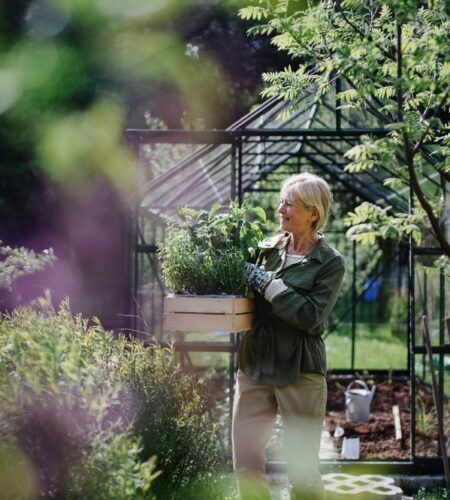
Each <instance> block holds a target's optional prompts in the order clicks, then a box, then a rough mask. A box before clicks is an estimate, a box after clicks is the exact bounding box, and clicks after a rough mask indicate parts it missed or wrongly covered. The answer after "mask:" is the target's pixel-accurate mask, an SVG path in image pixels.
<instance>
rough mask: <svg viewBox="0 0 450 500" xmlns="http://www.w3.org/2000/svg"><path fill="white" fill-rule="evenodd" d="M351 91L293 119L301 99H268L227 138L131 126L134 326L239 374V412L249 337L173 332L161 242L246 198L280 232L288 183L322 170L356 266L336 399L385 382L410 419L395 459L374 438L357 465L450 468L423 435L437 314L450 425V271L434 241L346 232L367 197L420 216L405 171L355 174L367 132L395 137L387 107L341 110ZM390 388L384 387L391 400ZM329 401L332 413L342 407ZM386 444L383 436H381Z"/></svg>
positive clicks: (307, 99) (333, 370)
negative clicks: (353, 162) (394, 181)
mask: <svg viewBox="0 0 450 500" xmlns="http://www.w3.org/2000/svg"><path fill="white" fill-rule="evenodd" d="M346 88H348V84H347V83H346V82H345V81H342V80H337V81H336V83H335V88H334V90H333V91H331V92H328V93H327V94H326V95H325V96H322V97H318V96H317V93H315V92H313V91H311V90H313V89H309V90H310V91H308V92H305V93H304V96H303V97H302V98H301V99H299V101H298V103H299V104H298V105H297V106H296V107H295V108H294V110H293V111H292V110H290V111H289V112H287V111H286V110H287V108H289V107H290V103H289V101H283V100H279V99H276V98H271V99H268V100H267V101H265V102H263V103H262V104H261V105H259V106H258V107H256V108H255V109H254V110H253V111H251V112H250V113H249V114H247V115H246V116H244V117H243V118H242V119H240V120H238V121H237V122H236V123H234V124H233V125H231V126H230V127H229V128H227V129H226V130H213V131H208V130H203V131H181V130H167V131H161V130H135V129H129V130H127V138H128V142H129V145H130V147H131V148H132V150H133V152H134V155H135V158H136V159H137V161H138V163H139V169H140V172H141V176H142V177H141V182H140V191H139V196H138V201H137V200H134V201H133V203H135V205H134V222H133V233H132V237H131V240H130V241H131V242H132V243H131V249H132V251H133V255H134V257H133V261H132V262H133V264H132V269H133V279H132V300H131V304H130V314H131V317H132V318H133V323H132V325H131V329H132V330H133V331H134V332H136V335H137V336H139V337H140V338H141V339H143V340H144V341H145V339H146V338H149V335H150V334H153V335H156V336H157V338H158V340H159V341H160V342H162V343H166V342H168V341H170V340H175V342H176V344H175V345H176V348H177V350H178V352H179V353H180V359H181V360H182V361H183V363H185V364H186V366H189V367H191V368H195V369H196V370H198V371H199V372H200V373H203V374H205V373H209V376H210V377H212V378H213V379H214V378H216V379H217V378H220V377H222V379H223V380H222V382H223V383H224V384H225V382H224V380H227V381H228V382H227V383H226V385H227V386H228V387H226V385H225V386H224V389H223V392H224V400H223V401H221V402H219V403H218V404H222V406H224V405H225V407H226V405H228V409H229V411H231V405H232V399H233V385H234V372H235V368H236V361H235V352H236V347H237V343H238V342H239V335H240V334H238V333H229V332H213V331H212V332H210V334H206V333H196V332H195V331H193V332H188V333H186V332H176V331H174V332H167V331H166V332H165V331H164V328H163V299H164V296H165V294H166V290H165V288H164V285H163V283H162V281H161V276H160V269H159V261H158V255H157V246H158V243H159V242H160V241H161V240H162V239H163V238H164V235H165V230H166V226H167V221H168V220H169V219H170V218H173V217H175V216H176V213H177V209H179V208H180V207H192V208H196V209H205V210H208V209H209V208H210V207H211V206H212V205H213V204H214V203H217V202H218V203H220V204H222V205H227V204H228V203H229V202H230V200H237V201H238V202H239V203H240V202H242V200H244V199H245V198H247V197H250V196H251V197H252V198H254V199H255V200H256V202H257V203H258V204H259V205H261V206H263V207H265V208H266V210H267V213H268V220H269V222H270V221H272V224H273V223H274V221H275V218H276V213H275V212H274V210H275V208H276V205H277V200H278V193H279V189H280V185H281V182H282V180H283V179H285V178H286V177H287V176H289V175H292V174H295V173H299V172H304V171H307V172H313V173H317V174H319V175H321V176H323V177H324V178H325V179H326V180H327V181H328V182H329V184H330V185H331V186H332V190H333V194H334V200H335V209H334V211H333V213H332V216H331V219H330V221H329V223H328V225H327V228H326V231H325V233H326V237H327V239H328V240H329V241H331V242H332V244H333V245H334V246H335V247H336V248H338V249H339V250H340V252H341V253H342V254H343V255H344V256H345V259H346V269H347V272H346V277H345V283H344V286H343V290H342V293H341V297H340V299H339V301H338V304H337V307H336V309H335V311H334V313H333V318H332V321H331V322H330V327H329V329H328V331H327V332H326V334H325V336H326V344H327V351H328V358H329V377H331V379H333V377H336V378H338V380H339V382H338V383H337V386H333V387H335V389H336V391H337V392H336V394H334V396H337V399H336V401H335V403H336V404H337V406H339V405H340V406H341V407H343V404H344V403H343V401H344V394H343V390H342V384H345V383H348V382H349V381H351V380H353V379H355V378H363V379H365V380H368V381H371V382H372V384H375V385H377V384H378V383H379V382H380V383H381V381H385V382H386V381H388V385H389V384H390V386H391V388H394V389H393V391H391V392H390V393H389V394H388V395H387V396H386V397H387V401H388V402H387V408H384V410H385V411H387V412H388V417H389V414H391V412H392V406H395V405H397V406H400V413H401V419H402V424H401V430H402V431H403V437H402V438H401V439H397V441H394V442H392V441H388V440H387V441H386V443H387V444H386V447H387V448H388V451H386V449H384V450H383V448H382V447H381V448H379V449H377V447H376V446H375V445H374V443H372V445H373V449H371V446H372V445H371V443H368V444H367V449H366V451H365V453H364V454H363V455H365V456H364V457H363V458H361V459H360V460H359V462H358V465H359V466H361V467H362V468H363V467H364V466H366V467H370V470H371V471H372V472H373V470H374V467H375V469H376V468H377V467H378V468H379V469H380V470H389V471H391V472H393V471H397V472H400V471H408V472H413V471H415V472H416V473H417V472H419V471H421V472H424V471H427V472H429V473H431V472H437V471H442V458H439V456H440V451H439V444H438V442H437V439H432V440H431V441H432V443H431V442H430V438H429V436H428V437H427V432H426V430H425V429H424V427H425V425H426V424H425V422H428V421H429V419H431V420H433V421H434V420H435V419H436V418H437V417H436V415H437V413H436V411H435V410H434V411H433V410H430V409H429V407H428V406H426V403H424V401H425V399H426V398H428V399H429V397H430V394H431V389H430V388H431V385H430V383H431V374H430V365H429V364H428V361H427V350H426V346H425V344H424V340H423V338H424V337H423V330H424V326H423V324H422V319H421V317H422V315H423V314H425V315H426V317H427V321H428V323H429V328H430V331H431V342H432V356H433V363H434V369H436V371H437V372H438V382H437V384H438V390H439V395H440V399H439V400H440V404H441V405H442V410H443V412H444V421H445V422H447V421H448V419H449V417H450V415H449V414H448V411H449V407H448V403H447V401H448V396H447V394H448V387H449V386H448V384H449V382H450V378H449V373H448V366H450V365H449V359H450V358H449V354H450V350H449V347H448V335H449V334H450V332H449V331H446V330H445V328H446V327H445V324H446V323H445V318H446V317H448V315H449V311H450V296H449V294H448V293H445V289H446V283H445V276H444V273H443V272H439V271H437V270H435V269H434V271H433V272H431V269H432V266H431V267H430V265H431V262H432V261H433V256H434V257H436V255H439V254H440V250H439V248H438V247H437V245H436V244H435V242H434V241H433V240H432V239H430V242H429V245H427V246H426V247H425V246H417V245H415V244H414V242H413V240H412V239H411V238H410V241H409V244H408V243H404V244H398V243H394V242H392V241H390V240H386V241H384V242H383V243H382V244H381V245H379V246H376V245H375V246H374V245H370V246H364V245H360V244H357V243H356V242H355V241H350V240H349V239H348V238H347V237H346V235H345V232H346V224H345V221H344V220H343V219H344V217H345V214H346V213H348V212H351V211H353V210H355V207H356V206H357V205H358V204H361V203H362V202H365V201H367V202H370V203H373V204H375V205H377V206H378V207H380V208H382V209H385V210H387V211H391V210H395V211H396V212H404V213H407V212H408V211H411V210H414V207H413V206H412V201H411V196H412V194H411V192H410V188H409V186H408V184H407V183H404V187H403V188H401V189H398V188H397V187H390V184H389V183H388V182H385V181H386V179H391V178H399V174H398V172H397V171H396V170H395V166H393V167H392V169H389V168H375V169H371V170H367V171H361V172H356V173H355V172H349V171H348V170H347V169H346V166H347V165H348V163H349V160H348V158H347V157H346V156H345V153H346V152H347V151H348V150H350V149H351V148H352V147H353V146H354V145H355V144H357V142H358V140H360V139H361V137H363V136H369V137H383V136H385V135H386V133H387V131H386V129H385V127H384V126H385V123H386V120H385V117H384V116H383V114H382V113H381V112H380V111H379V110H378V108H379V106H377V103H376V101H374V102H373V107H372V108H367V109H365V110H358V111H357V112H355V111H354V110H345V109H340V107H339V100H338V99H336V92H338V93H339V92H342V91H343V90H345V89H346ZM423 147H424V149H425V150H426V157H427V158H428V160H429V162H430V165H429V166H430V168H429V169H427V168H426V167H425V168H424V169H423V176H422V178H421V181H420V182H421V186H422V188H423V189H424V190H425V191H426V192H428V193H433V195H434V196H436V194H439V193H440V192H441V194H442V199H445V185H442V184H441V181H440V180H439V177H438V175H437V174H436V171H435V170H434V169H433V168H432V166H433V161H434V157H433V155H432V151H433V145H432V144H427V145H426V146H423ZM171 161H172V163H170V162H171ZM161 162H165V165H164V166H165V167H166V168H165V169H164V172H163V173H160V174H155V173H154V172H155V170H156V171H158V169H157V168H156V169H155V167H154V166H155V165H159V164H160V163H161ZM168 162H169V164H168ZM152 165H153V168H152V167H151V166H152ZM271 210H272V211H271ZM268 225H269V223H268ZM267 229H268V232H269V234H276V231H277V228H276V226H274V225H272V226H270V225H269V227H268V228H267ZM447 327H448V323H447ZM345 381H347V382H345ZM216 383H217V380H216ZM329 387H330V386H329ZM339 390H340V391H341V392H340V393H339ZM381 391H382V386H381V385H380V389H379V394H380V396H379V397H380V399H381V396H382V392H381ZM396 391H397V392H396ZM330 395H333V393H332V390H331V392H330ZM339 398H340V399H339ZM389 398H390V401H389ZM329 406H330V407H331V408H332V409H333V404H332V403H330V401H329ZM385 406H386V405H385ZM427 408H428V409H427ZM374 411H376V410H374ZM329 413H330V412H329ZM229 418H230V415H229V414H228V415H226V416H225V417H223V421H224V422H225V423H224V425H225V426H228V425H229ZM382 418H385V417H384V416H383V417H382ZM375 420H376V417H375ZM392 422H393V421H392ZM335 424H336V420H333V412H332V411H331V414H330V415H328V417H327V425H328V426H329V429H328V430H329V431H332V430H333V429H332V427H333V425H335ZM363 432H365V433H366V434H361V442H364V439H366V441H368V440H369V441H370V439H369V438H368V436H367V434H368V430H367V429H366V430H363ZM385 437H386V435H385V434H384V433H383V432H381V431H380V428H378V440H381V441H382V440H383V439H384V438H385ZM274 439H275V441H276V438H274ZM386 439H388V438H387V437H386ZM275 448H276V445H275ZM324 457H325V458H324ZM280 460H281V462H282V458H281V459H280V457H278V456H277V453H276V451H275V452H274V455H273V456H272V458H270V456H269V464H268V466H269V468H270V467H273V468H276V467H277V464H279V463H280ZM322 464H323V465H326V466H328V467H329V468H331V470H334V469H333V468H336V467H338V468H342V467H345V466H348V467H350V468H352V470H354V469H355V464H354V463H352V462H350V463H349V462H348V461H346V460H342V459H340V457H339V456H334V457H333V459H332V460H330V459H329V458H328V459H327V458H326V454H325V455H323V456H322ZM386 467H387V468H388V469H386ZM339 470H341V469H339Z"/></svg>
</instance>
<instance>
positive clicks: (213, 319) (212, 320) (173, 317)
mask: <svg viewBox="0 0 450 500" xmlns="http://www.w3.org/2000/svg"><path fill="white" fill-rule="evenodd" d="M253 317H254V315H253V314H252V313H243V314H201V313H192V314H191V313H178V312H175V313H174V312H166V313H165V314H164V330H166V331H182V332H215V331H218V332H241V331H245V330H249V329H250V328H251V327H252V323H253Z"/></svg>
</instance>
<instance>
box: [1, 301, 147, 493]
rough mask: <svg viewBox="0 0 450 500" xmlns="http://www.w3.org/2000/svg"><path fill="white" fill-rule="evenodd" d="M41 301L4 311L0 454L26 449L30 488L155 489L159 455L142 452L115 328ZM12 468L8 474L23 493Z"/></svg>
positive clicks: (21, 453)
mask: <svg viewBox="0 0 450 500" xmlns="http://www.w3.org/2000/svg"><path fill="white" fill-rule="evenodd" d="M40 302H41V303H40V307H39V308H38V309H31V308H20V309H17V310H15V311H13V312H12V313H11V314H8V315H5V316H3V317H2V318H1V320H0V353H1V355H0V440H1V442H2V444H3V446H4V448H2V453H0V455H1V456H0V462H2V460H1V459H2V457H3V458H4V457H11V456H15V457H18V458H17V464H16V465H17V466H22V468H23V467H25V469H26V470H28V472H29V474H28V477H24V478H23V482H25V483H27V484H28V485H29V488H31V489H32V490H33V489H34V490H35V491H32V492H31V491H30V492H29V493H30V495H29V496H30V497H35V496H37V495H39V496H44V497H49V498H52V497H58V498H72V497H73V498H75V497H76V498H86V499H90V498H92V499H118V500H119V499H124V498H152V494H151V491H150V488H151V484H152V481H153V479H154V478H155V476H156V474H155V459H154V458H150V459H149V460H146V461H142V460H141V458H140V453H141V450H142V446H141V439H140V438H139V437H138V436H135V435H133V433H132V429H131V418H130V415H129V414H127V413H126V412H125V411H122V410H124V409H125V408H126V407H127V406H129V405H126V404H125V405H124V404H123V403H124V398H125V396H126V394H125V392H124V391H123V388H121V386H120V384H118V383H114V381H111V380H109V379H108V376H107V371H106V370H107V363H108V360H109V361H110V359H109V358H108V356H109V354H110V352H111V351H112V350H111V351H110V352H108V350H107V349H105V347H107V345H108V342H109V343H112V338H111V336H110V335H109V334H106V333H105V332H103V330H102V328H101V327H100V325H98V324H96V325H94V326H92V327H88V324H87V322H86V321H85V320H83V319H81V318H80V317H77V318H74V317H73V316H72V314H71V313H70V310H69V308H68V306H67V304H63V305H62V307H61V309H60V310H59V311H58V312H55V311H53V310H52V308H51V307H50V306H49V303H48V302H46V301H44V300H41V301H40ZM97 341H98V345H96V344H97ZM118 345H120V346H122V347H121V348H125V344H124V342H123V341H121V342H119V344H118ZM94 358H97V359H98V361H100V362H99V363H96V362H93V361H94ZM102 358H103V359H102ZM101 361H103V363H102V362H101ZM111 382H113V383H111ZM3 462H4V461H3ZM24 464H25V465H24ZM7 474H8V468H5V467H0V483H1V484H3V485H5V484H6V485H7V490H9V491H10V492H11V494H10V497H11V498H16V497H19V496H20V494H19V492H18V491H17V488H20V487H21V484H23V483H17V482H16V484H15V485H14V484H11V482H8V475H7ZM30 485H31V486H30Z"/></svg>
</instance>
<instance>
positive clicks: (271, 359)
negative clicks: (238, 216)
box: [232, 173, 344, 500]
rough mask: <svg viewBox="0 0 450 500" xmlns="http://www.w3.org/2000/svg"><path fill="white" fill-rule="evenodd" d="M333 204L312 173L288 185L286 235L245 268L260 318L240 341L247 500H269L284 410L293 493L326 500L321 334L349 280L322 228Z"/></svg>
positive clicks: (238, 415) (238, 462)
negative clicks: (269, 469) (274, 438)
mask: <svg viewBox="0 0 450 500" xmlns="http://www.w3.org/2000/svg"><path fill="white" fill-rule="evenodd" d="M331 200H332V195H331V191H330V188H329V186H328V184H327V183H326V181H325V180H323V179H322V178H320V177H318V176H316V175H313V174H309V173H301V174H298V175H294V176H292V177H289V178H288V179H286V181H285V182H284V183H283V185H282V188H281V199H280V204H279V207H278V213H279V216H280V226H281V229H282V230H283V234H281V235H279V236H275V237H273V238H268V239H266V240H264V241H263V242H261V243H260V245H259V249H258V255H257V259H256V264H250V263H249V264H247V265H246V266H247V274H246V280H247V282H248V284H249V285H250V286H251V287H252V288H253V290H254V292H255V293H254V296H255V305H256V322H255V325H254V326H253V328H252V330H251V331H249V332H247V333H246V334H245V335H244V337H243V339H242V341H241V343H240V345H239V351H238V373H237V384H236V396H235V400H234V409H233V424H232V426H233V465H234V469H235V471H236V472H237V474H238V484H239V492H240V496H241V498H242V499H265V498H267V499H270V495H269V491H268V488H267V483H266V481H265V479H264V468H265V461H266V457H265V447H266V445H267V443H268V440H269V438H270V435H271V432H272V428H273V425H274V423H275V420H276V417H277V414H278V412H279V413H280V414H281V418H282V421H283V428H284V453H285V458H286V463H287V472H288V477H289V482H290V484H291V485H292V491H293V493H294V497H295V498H296V499H297V500H300V499H305V500H313V499H316V498H317V499H322V498H325V494H324V489H323V485H322V482H321V477H320V473H319V469H318V466H319V447H320V438H321V433H322V427H323V421H324V417H325V407H326V399H327V388H326V378H325V375H326V355H325V345H324V341H323V338H322V334H323V332H324V331H325V329H326V327H327V321H328V316H329V315H330V312H331V310H332V309H333V306H334V305H335V303H336V300H337V297H338V293H339V289H340V286H341V283H342V279H343V276H344V261H343V258H342V256H341V255H340V254H339V252H337V251H336V250H335V249H334V248H332V247H331V246H330V245H328V244H327V243H326V241H325V237H324V236H323V234H322V233H321V232H320V230H321V229H322V228H323V227H324V225H325V222H326V219H327V216H328V211H329V207H330V203H331Z"/></svg>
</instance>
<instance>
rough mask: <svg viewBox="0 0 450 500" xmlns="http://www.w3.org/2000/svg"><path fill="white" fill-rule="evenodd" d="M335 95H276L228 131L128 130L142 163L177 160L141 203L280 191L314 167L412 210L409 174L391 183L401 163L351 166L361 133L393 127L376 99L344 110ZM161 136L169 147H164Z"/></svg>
mask: <svg viewBox="0 0 450 500" xmlns="http://www.w3.org/2000/svg"><path fill="white" fill-rule="evenodd" d="M335 95H336V94H335V90H333V91H331V92H329V93H328V94H326V95H325V96H322V97H321V98H319V97H318V96H317V93H315V92H313V91H311V92H305V94H304V96H303V97H302V98H301V99H299V100H298V103H296V105H295V107H294V108H293V111H292V110H290V108H291V103H290V102H289V101H281V100H279V99H276V98H272V99H269V100H267V101H266V102H264V103H263V104H261V105H259V106H258V107H257V108H256V109H254V110H253V111H251V112H250V113H248V114H247V115H246V116H244V117H243V118H241V119H240V120H238V121H237V122H235V123H234V124H233V125H231V126H230V127H229V128H227V129H226V130H224V131H198V132H192V131H173V130H172V131H160V130H158V131H155V130H128V131H127V133H128V137H129V139H130V140H131V141H133V142H134V144H135V146H136V145H137V152H138V154H139V158H140V159H141V163H142V162H144V163H146V162H149V161H152V157H153V156H156V157H158V158H159V160H158V161H159V162H160V163H161V162H162V163H164V164H169V165H170V168H167V167H166V170H165V171H163V172H162V173H160V174H159V175H154V173H153V172H150V176H152V175H153V178H150V180H148V182H147V183H146V184H144V185H143V186H142V188H141V193H140V199H141V200H142V201H141V210H142V211H144V212H146V213H147V214H148V215H150V214H153V216H156V217H159V216H161V217H165V216H170V215H173V214H174V213H175V211H176V210H177V209H178V208H179V207H181V206H190V207H194V208H208V207H210V206H211V205H212V204H213V203H215V202H219V203H222V204H228V202H229V201H230V199H233V198H238V199H239V198H240V197H241V196H242V195H243V194H245V193H250V192H253V191H269V192H271V191H278V190H279V187H280V183H281V181H282V179H284V178H285V177H286V176H287V175H291V174H294V173H297V172H300V171H305V170H311V169H313V170H314V171H316V172H319V173H320V174H322V175H324V177H326V178H327V179H328V180H329V181H330V182H331V183H332V184H333V185H336V184H340V185H341V186H342V188H343V189H344V190H348V192H349V193H352V194H353V195H355V196H357V197H359V198H360V200H362V201H364V200H365V201H369V202H372V203H375V204H377V205H379V206H381V207H388V206H392V207H394V208H395V209H396V210H398V211H402V212H406V211H407V210H408V200H409V183H408V181H407V180H404V188H402V189H398V188H393V187H390V186H389V183H388V184H386V183H385V181H386V180H387V179H390V178H400V177H399V174H398V173H397V172H396V171H395V168H394V167H393V168H392V169H388V168H381V167H377V168H375V169H373V170H369V171H364V172H359V173H350V172H347V171H346V169H345V167H346V166H347V165H348V163H349V162H350V161H349V160H348V159H347V158H345V156H344V154H345V152H346V151H348V150H349V149H351V148H352V147H353V146H355V145H356V144H357V143H358V142H359V139H360V137H361V136H362V135H370V136H374V137H376V136H383V135H386V133H387V131H386V129H385V128H384V125H385V123H386V120H385V119H384V116H383V115H382V113H380V112H379V111H378V110H377V109H376V107H375V106H374V107H373V108H368V109H365V110H362V111H361V110H359V111H354V110H348V109H346V110H340V109H339V108H337V106H336V97H335ZM289 110H290V111H291V112H288V111H289ZM181 143H183V144H190V146H188V147H187V148H186V146H185V148H186V149H185V150H186V154H185V156H184V157H182V158H178V159H176V160H174V157H176V156H177V155H175V154H173V151H175V150H174V149H173V148H176V147H177V146H176V144H181ZM161 144H164V146H165V147H164V150H161V149H158V148H160V147H161ZM142 148H147V149H144V150H142ZM171 148H172V149H171ZM153 161H154V158H153ZM171 163H172V164H171ZM150 176H149V177H150ZM422 182H427V183H428V186H430V187H429V189H430V188H431V189H434V188H436V189H439V181H438V180H435V178H432V177H431V175H427V172H424V174H423V176H422Z"/></svg>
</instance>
